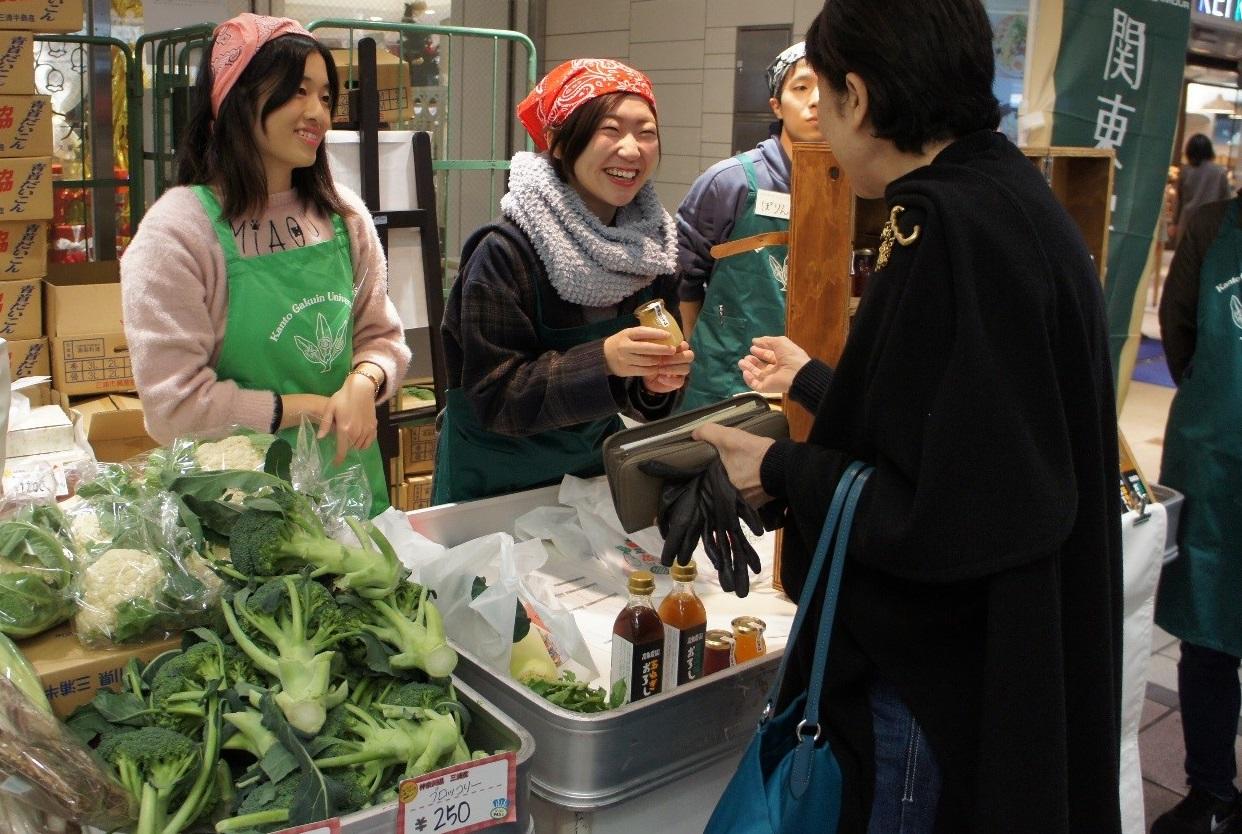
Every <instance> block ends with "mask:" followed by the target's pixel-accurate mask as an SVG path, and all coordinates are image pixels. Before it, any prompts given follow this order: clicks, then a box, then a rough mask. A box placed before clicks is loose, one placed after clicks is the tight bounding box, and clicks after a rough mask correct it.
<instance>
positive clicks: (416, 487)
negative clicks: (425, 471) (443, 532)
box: [405, 475, 432, 510]
mask: <svg viewBox="0 0 1242 834" xmlns="http://www.w3.org/2000/svg"><path fill="white" fill-rule="evenodd" d="M431 478H432V476H431V475H418V476H416V477H413V478H407V479H406V482H405V483H406V488H407V489H408V490H409V500H410V506H409V509H411V510H421V509H424V508H426V507H430V506H431Z"/></svg>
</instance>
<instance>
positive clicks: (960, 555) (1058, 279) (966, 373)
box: [762, 132, 1122, 834]
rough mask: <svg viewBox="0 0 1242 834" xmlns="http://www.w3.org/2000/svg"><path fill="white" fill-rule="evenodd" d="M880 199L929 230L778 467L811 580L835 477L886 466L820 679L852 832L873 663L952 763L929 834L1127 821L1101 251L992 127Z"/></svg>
mask: <svg viewBox="0 0 1242 834" xmlns="http://www.w3.org/2000/svg"><path fill="white" fill-rule="evenodd" d="M885 196H886V200H887V202H888V204H889V206H890V207H891V206H894V205H901V206H904V207H905V209H906V211H905V213H904V215H902V217H901V220H900V222H899V225H900V227H901V229H902V231H903V233H905V234H910V233H912V232H913V230H914V227H915V226H918V227H919V228H920V236H919V238H918V240H917V241H916V242H915V243H913V244H911V245H910V246H906V247H903V246H895V247H894V249H893V255H892V259H891V261H890V262H889V263H888V265H887V266H886V267H885V268H884V269H881V270H878V271H877V272H875V274H874V275H873V276H872V278H871V281H870V283H869V285H868V288H867V291H866V295H865V297H864V298H863V301H862V305H861V307H860V309H859V311H858V314H857V317H856V319H855V321H854V324H853V328H852V330H851V332H850V336H849V340H848V342H847V344H846V347H845V351H844V354H843V355H842V358H841V361H840V363H839V365H838V367H837V368H836V370H835V373H833V374H832V378H831V381H830V382H828V383H827V390H826V393H825V394H824V396H823V398H822V400H820V402H819V404H818V409H817V411H816V419H815V424H814V426H813V427H812V429H811V434H810V438H809V440H808V442H807V443H803V444H799V443H793V442H791V441H784V442H781V443H778V444H777V445H776V446H774V447H773V449H772V450H771V451H770V452H769V453H768V455H767V456H766V457H765V459H764V462H763V470H762V475H763V483H764V487H765V489H766V490H767V491H768V492H769V493H770V494H772V495H773V496H775V497H778V498H783V499H785V500H786V501H787V502H788V508H789V509H788V514H787V520H786V536H785V543H784V550H783V553H782V565H781V568H782V570H781V579H782V581H783V582H784V583H785V586H786V588H787V589H788V592H789V593H790V594H791V596H794V597H795V598H796V596H797V594H798V593H799V592H800V591H801V587H802V580H803V578H804V577H805V574H806V567H807V561H808V558H809V554H810V550H811V549H812V548H813V547H814V544H815V541H816V539H817V537H818V535H819V531H820V527H821V525H822V523H823V519H824V514H825V512H826V509H827V503H828V500H829V498H830V496H831V494H832V490H833V487H834V485H835V484H836V482H837V479H838V476H839V475H840V473H841V471H842V470H843V469H844V467H845V466H846V465H847V464H848V463H849V461H851V460H854V459H859V460H864V461H867V462H870V463H873V464H875V466H876V473H875V475H874V476H873V477H872V478H871V481H870V483H869V485H868V487H867V489H866V491H865V492H864V497H863V500H862V501H861V503H860V507H859V514H858V517H857V521H856V523H855V528H854V531H855V532H854V534H853V536H852V540H851V545H850V551H849V563H848V564H847V566H846V568H845V573H844V581H843V586H842V591H841V601H840V607H839V610H838V615H837V625H836V631H835V633H834V637H833V644H832V653H831V654H830V660H829V668H828V673H827V677H828V679H827V685H828V690H827V691H828V695H826V701H827V707H826V709H827V716H826V720H827V723H828V731H829V737H830V739H831V740H832V741H833V744H834V746H835V749H836V750H837V751H838V757H839V758H840V759H841V760H842V766H843V769H844V771H845V773H846V804H845V809H844V811H843V819H842V828H841V831H842V834H853V833H854V832H863V831H865V828H866V820H867V817H868V814H869V810H870V803H871V791H872V787H871V786H872V775H871V771H872V768H873V766H874V765H873V756H872V752H873V743H872V738H871V732H870V723H871V722H870V709H869V704H868V701H867V687H868V684H869V682H870V681H871V680H872V679H874V678H877V677H878V678H882V679H884V680H886V681H888V682H890V683H892V684H894V685H895V686H896V687H897V688H898V689H899V691H900V692H901V693H902V696H903V699H904V700H905V701H906V703H907V704H908V705H909V706H910V708H911V710H912V711H913V713H914V715H915V717H916V718H917V719H918V721H919V722H920V723H921V724H922V726H923V728H924V730H925V732H926V735H927V737H928V739H929V741H930V743H931V746H932V748H933V750H934V751H935V753H936V755H937V757H938V759H939V761H940V764H941V768H942V771H943V775H944V788H943V794H942V797H941V803H940V813H939V817H938V828H937V831H939V832H951V833H952V834H968V832H971V833H973V834H1026V832H1029V834H1058V833H1059V832H1063V833H1064V834H1070V832H1072V833H1073V834H1114V833H1115V832H1118V831H1119V830H1120V822H1119V813H1118V795H1117V785H1118V758H1119V752H1118V744H1119V732H1120V731H1119V709H1120V708H1119V701H1120V670H1121V660H1120V655H1121V616H1122V578H1121V529H1120V509H1119V508H1120V503H1119V498H1118V492H1117V490H1118V487H1117V477H1118V475H1117V429H1116V414H1115V410H1114V403H1113V384H1112V371H1111V368H1110V361H1109V352H1108V345H1107V340H1106V330H1105V324H1104V316H1103V312H1102V311H1103V302H1102V297H1101V292H1100V287H1099V283H1098V280H1097V278H1096V273H1095V268H1094V266H1093V264H1092V262H1091V260H1090V257H1089V256H1088V254H1087V250H1086V247H1085V246H1084V244H1083V242H1082V238H1081V236H1080V234H1079V232H1078V231H1077V229H1076V227H1075V226H1074V225H1073V223H1072V221H1071V220H1070V218H1069V216H1068V215H1067V214H1066V213H1065V211H1064V210H1063V209H1062V208H1061V207H1060V205H1059V204H1058V203H1057V201H1056V200H1055V198H1054V197H1053V195H1052V193H1051V192H1050V191H1049V189H1048V187H1047V186H1046V185H1045V183H1044V180H1043V178H1042V177H1041V176H1040V174H1039V172H1038V170H1037V169H1036V168H1035V166H1033V165H1032V164H1031V163H1030V162H1029V161H1027V160H1026V159H1025V158H1024V157H1023V156H1022V154H1021V153H1020V152H1019V151H1018V150H1017V149H1016V148H1015V147H1014V146H1013V145H1012V144H1010V143H1009V142H1008V141H1007V140H1006V139H1005V138H1004V137H1003V136H1001V135H999V134H996V133H992V132H982V133H978V134H973V135H970V136H967V137H965V138H963V139H961V140H959V141H957V142H956V143H954V144H953V145H951V146H950V147H948V148H947V149H945V150H944V151H943V152H942V153H940V154H939V155H938V156H937V157H936V159H935V161H934V162H933V163H932V164H931V165H928V166H926V167H923V168H920V169H918V170H916V171H913V172H912V173H910V174H908V175H906V176H905V177H903V178H901V179H899V180H897V181H895V182H894V183H892V184H891V185H890V186H889V188H888V190H887V193H886V195H885ZM816 370H817V369H816V368H815V367H814V366H808V369H807V370H806V371H804V373H805V374H806V375H807V377H813V376H815V375H816ZM822 370H823V367H822V366H819V371H821V374H820V377H821V381H822V376H823V374H822ZM801 376H802V375H800V382H802V383H804V384H803V385H801V389H802V390H803V391H806V390H809V389H813V388H814V386H808V385H806V384H805V383H806V382H807V380H802V379H801ZM795 393H797V392H796V391H795ZM821 593H822V591H821ZM812 625H813V623H812ZM808 656H809V651H799V652H798V653H797V657H798V658H799V661H798V662H796V663H795V664H793V665H794V666H797V667H798V668H797V669H795V671H794V672H793V673H792V674H793V678H794V680H793V681H792V682H793V683H794V684H795V685H797V684H798V683H800V682H801V681H803V680H805V674H806V670H807V669H809V662H808V661H807V657H808ZM787 689H788V687H787Z"/></svg>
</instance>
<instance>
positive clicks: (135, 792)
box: [99, 727, 214, 834]
mask: <svg viewBox="0 0 1242 834" xmlns="http://www.w3.org/2000/svg"><path fill="white" fill-rule="evenodd" d="M99 754H100V756H102V757H103V759H104V760H105V761H107V762H108V763H110V764H111V765H112V766H113V767H115V768H116V772H117V777H118V778H119V780H120V782H121V785H122V786H124V788H125V790H127V791H129V793H130V795H131V796H133V797H134V798H135V799H136V800H137V801H138V803H139V812H138V827H137V828H136V829H134V834H159V832H161V831H164V830H167V829H165V828H164V818H165V816H166V815H167V812H168V805H169V803H170V802H171V801H172V799H173V798H174V797H175V796H176V795H177V794H178V793H180V788H181V787H182V785H183V783H184V782H185V781H186V779H187V777H188V776H189V775H190V774H191V773H193V772H194V771H195V765H197V764H198V763H199V759H200V757H199V750H198V746H197V745H196V744H195V743H194V742H193V741H191V740H190V739H188V738H186V737H185V736H184V735H182V734H181V733H178V732H174V731H173V730H168V729H165V728H163V727H143V728H142V729H140V730H134V731H133V732H129V733H119V734H117V735H113V736H109V737H108V738H106V739H104V741H103V744H101V745H100V746H99ZM212 766H213V767H214V761H213V762H212ZM200 769H201V768H200ZM172 830H173V831H177V830H180V829H172Z"/></svg>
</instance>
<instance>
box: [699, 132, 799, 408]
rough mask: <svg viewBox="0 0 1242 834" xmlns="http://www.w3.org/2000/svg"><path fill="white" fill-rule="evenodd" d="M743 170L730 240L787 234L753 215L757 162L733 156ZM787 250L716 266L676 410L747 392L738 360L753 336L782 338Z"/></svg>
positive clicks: (782, 224) (772, 220)
mask: <svg viewBox="0 0 1242 834" xmlns="http://www.w3.org/2000/svg"><path fill="white" fill-rule="evenodd" d="M735 158H736V159H737V160H738V161H739V162H741V163H742V170H744V171H745V172H746V187H747V193H746V205H745V207H744V209H743V211H742V214H741V216H740V217H738V219H737V223H735V224H734V226H733V234H732V235H731V236H730V237H729V240H740V239H741V238H744V237H750V236H751V235H757V234H762V233H764V232H785V231H788V230H789V221H788V220H781V219H779V218H776V217H761V216H760V215H757V214H755V202H756V200H757V198H758V194H759V185H758V181H757V180H756V177H755V163H754V162H752V161H751V159H750V156H749V155H747V154H738V156H737V157H735ZM787 252H788V247H786V246H768V247H765V248H763V249H756V250H754V251H751V252H743V253H742V254H740V255H733V256H731V257H728V258H724V259H723V260H719V261H717V262H716V267H715V269H713V270H712V274H711V280H709V281H708V282H707V294H706V296H705V297H704V298H703V309H702V310H700V311H699V318H698V321H697V322H696V323H695V325H694V331H693V332H692V333H691V334H690V348H691V349H692V350H693V351H694V365H693V366H692V367H691V369H690V379H689V381H688V382H687V383H686V393H685V396H684V397H683V398H682V400H681V405H680V406H679V408H680V410H682V411H688V410H689V409H692V408H698V407H699V406H704V405H710V404H711V403H716V402H719V401H720V400H723V399H726V398H728V397H731V396H733V395H734V394H740V393H742V392H744V391H749V390H750V389H749V388H747V387H746V383H745V382H743V381H742V372H741V371H740V370H738V367H737V362H738V360H739V359H741V358H742V357H743V356H746V355H748V354H749V353H750V341H751V339H753V338H755V337H756V336H783V335H784V334H785V283H786V264H787V260H786V257H787Z"/></svg>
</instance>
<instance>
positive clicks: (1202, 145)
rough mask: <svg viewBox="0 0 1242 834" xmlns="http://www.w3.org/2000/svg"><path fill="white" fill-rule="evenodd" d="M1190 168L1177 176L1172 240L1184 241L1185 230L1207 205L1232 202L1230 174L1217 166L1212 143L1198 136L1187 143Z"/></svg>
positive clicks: (1202, 136)
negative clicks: (1197, 212) (1196, 213)
mask: <svg viewBox="0 0 1242 834" xmlns="http://www.w3.org/2000/svg"><path fill="white" fill-rule="evenodd" d="M1185 153H1186V164H1185V165H1183V166H1182V168H1181V170H1179V171H1178V173H1177V204H1176V206H1175V207H1174V208H1173V228H1172V229H1170V230H1169V237H1170V238H1171V239H1172V240H1173V241H1174V242H1175V243H1176V242H1177V241H1180V240H1181V235H1182V229H1183V228H1185V224H1186V223H1187V222H1188V221H1189V220H1190V217H1191V215H1193V214H1194V212H1195V209H1197V208H1199V206H1202V205H1205V204H1206V203H1214V202H1216V201H1218V200H1227V199H1229V194H1230V190H1229V174H1228V172H1227V171H1225V169H1224V168H1223V167H1221V166H1220V165H1217V164H1216V162H1215V161H1214V160H1215V159H1216V149H1215V148H1213V147H1212V140H1211V139H1209V138H1208V137H1206V136H1204V135H1203V134H1202V133H1196V134H1195V135H1194V136H1191V137H1190V138H1189V139H1187V140H1186V151H1185Z"/></svg>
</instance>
